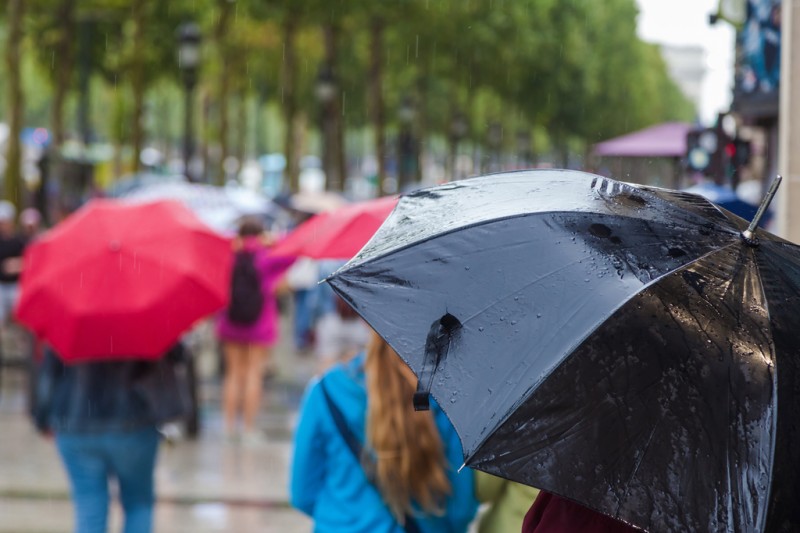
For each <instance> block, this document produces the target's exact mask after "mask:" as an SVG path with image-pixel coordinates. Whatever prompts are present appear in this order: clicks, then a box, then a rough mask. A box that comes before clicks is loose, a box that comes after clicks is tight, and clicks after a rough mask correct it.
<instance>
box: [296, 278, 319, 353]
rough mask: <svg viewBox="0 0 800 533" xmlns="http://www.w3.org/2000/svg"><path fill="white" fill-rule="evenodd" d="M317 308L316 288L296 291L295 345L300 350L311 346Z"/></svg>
mask: <svg viewBox="0 0 800 533" xmlns="http://www.w3.org/2000/svg"><path fill="white" fill-rule="evenodd" d="M316 306H317V291H316V287H315V288H313V289H298V290H295V291H294V345H295V347H296V348H297V349H299V350H302V349H305V348H308V346H309V341H310V340H311V337H310V336H311V330H312V329H313V327H314V318H315V317H314V311H315V308H316Z"/></svg>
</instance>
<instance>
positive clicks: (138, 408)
mask: <svg viewBox="0 0 800 533" xmlns="http://www.w3.org/2000/svg"><path fill="white" fill-rule="evenodd" d="M184 356H185V355H184V353H183V348H182V347H181V346H180V345H176V346H175V347H174V348H173V349H172V350H170V352H168V354H167V355H166V356H165V357H167V358H171V359H176V358H181V357H184ZM158 368H159V367H158V366H156V363H155V362H151V361H142V360H130V361H104V362H92V363H79V364H72V365H65V364H64V363H63V362H61V360H60V359H59V358H58V357H57V356H56V355H55V354H54V353H53V352H52V351H51V350H49V349H48V350H46V351H45V354H44V358H43V360H42V363H41V366H40V368H39V369H38V371H37V378H36V395H35V401H34V407H33V418H34V423H35V424H36V426H37V428H38V429H39V430H41V431H46V430H52V431H55V432H75V433H85V432H100V431H128V430H135V429H140V428H143V427H145V426H155V425H156V424H157V420H156V419H157V416H156V411H157V410H156V409H154V407H153V403H154V401H155V402H158V401H159V399H160V398H159V397H160V396H164V395H163V394H161V393H159V391H157V390H152V389H153V387H152V386H151V385H150V383H151V382H152V380H149V379H147V378H148V376H152V373H153V372H158ZM165 397H166V398H169V396H165ZM163 407H165V406H163V405H159V406H158V409H159V410H160V409H161V408H163Z"/></svg>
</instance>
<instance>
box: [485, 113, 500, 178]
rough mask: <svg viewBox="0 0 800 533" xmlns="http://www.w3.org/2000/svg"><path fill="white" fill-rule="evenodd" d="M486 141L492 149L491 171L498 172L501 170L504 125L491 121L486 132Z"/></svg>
mask: <svg viewBox="0 0 800 533" xmlns="http://www.w3.org/2000/svg"><path fill="white" fill-rule="evenodd" d="M486 141H487V143H488V145H489V148H490V149H491V154H490V161H489V171H492V172H497V171H499V170H500V166H501V165H500V146H501V145H502V144H503V125H502V124H500V123H499V122H497V121H492V122H490V123H489V128H488V130H487V132H486Z"/></svg>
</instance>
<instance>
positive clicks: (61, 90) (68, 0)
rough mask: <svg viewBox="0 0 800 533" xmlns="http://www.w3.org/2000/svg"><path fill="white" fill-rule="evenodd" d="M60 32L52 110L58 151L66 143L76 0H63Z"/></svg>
mask: <svg viewBox="0 0 800 533" xmlns="http://www.w3.org/2000/svg"><path fill="white" fill-rule="evenodd" d="M56 17H57V20H58V21H59V26H60V34H59V39H58V44H57V46H56V49H55V50H54V53H55V61H54V63H55V65H54V67H55V69H56V72H55V83H54V85H53V107H52V110H51V128H52V131H53V142H52V146H53V147H54V148H55V149H56V151H58V150H59V149H60V148H61V145H62V144H64V139H65V132H64V102H65V101H66V98H67V92H68V91H69V87H70V78H71V77H72V69H73V66H74V59H75V57H74V51H75V44H74V43H75V0H63V1H62V2H61V4H60V5H59V8H58V11H57V14H56Z"/></svg>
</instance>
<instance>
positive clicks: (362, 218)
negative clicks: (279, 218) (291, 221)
mask: <svg viewBox="0 0 800 533" xmlns="http://www.w3.org/2000/svg"><path fill="white" fill-rule="evenodd" d="M397 200H398V198H397V197H392V196H387V197H383V198H377V199H375V200H367V201H365V202H359V203H356V204H350V205H347V206H345V207H341V208H339V209H337V210H335V211H330V212H327V213H320V214H318V215H314V216H313V217H311V218H309V219H308V220H307V221H305V222H303V223H302V224H300V225H299V226H298V227H297V228H296V229H295V230H294V231H292V232H291V233H290V234H289V235H288V236H287V237H286V238H285V239H284V240H283V241H281V242H279V243H278V244H277V245H276V246H275V249H274V250H273V254H275V255H289V256H305V257H310V258H312V259H350V258H351V257H353V256H354V255H356V254H357V253H358V252H359V251H360V250H361V248H363V247H364V245H365V244H366V243H367V241H369V240H370V238H372V235H374V234H375V232H376V231H377V230H378V228H379V227H380V225H381V224H382V223H383V221H384V220H386V217H388V216H389V213H391V212H392V210H393V209H394V206H395V205H397Z"/></svg>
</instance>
